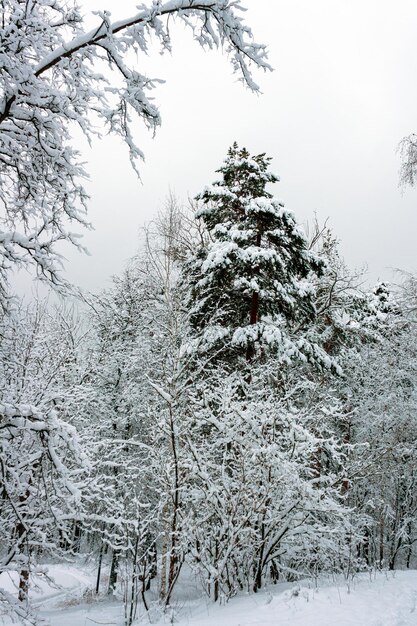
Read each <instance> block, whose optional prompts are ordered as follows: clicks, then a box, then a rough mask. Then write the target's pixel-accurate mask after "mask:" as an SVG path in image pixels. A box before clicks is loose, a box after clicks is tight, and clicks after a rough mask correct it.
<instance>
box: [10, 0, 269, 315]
mask: <svg viewBox="0 0 417 626" xmlns="http://www.w3.org/2000/svg"><path fill="white" fill-rule="evenodd" d="M2 9H3V22H2V28H1V29H0V206H1V209H2V213H3V215H2V217H1V223H0V291H1V293H0V295H1V302H2V304H3V306H5V301H6V294H7V285H8V275H9V273H10V270H11V269H12V268H13V267H28V266H31V267H34V268H35V269H36V273H37V276H38V278H39V279H41V280H43V281H46V282H47V283H49V284H52V285H54V286H55V287H56V288H67V287H68V285H66V283H65V280H64V279H63V277H62V275H61V269H62V257H61V255H60V254H59V252H58V251H57V244H59V242H60V241H69V242H70V243H72V244H73V245H75V246H76V247H77V248H81V249H82V246H81V245H80V242H79V240H78V238H77V236H76V235H75V234H74V233H72V231H71V230H69V229H68V224H70V225H73V224H75V225H76V226H77V227H79V225H82V226H83V227H88V226H89V224H88V220H87V216H86V211H87V201H88V196H87V193H86V191H85V189H84V187H83V185H82V184H81V181H82V180H83V179H85V178H87V172H86V170H85V167H84V164H83V162H82V161H81V159H80V154H79V152H78V151H77V150H76V149H75V148H74V147H73V145H72V136H73V133H72V131H73V127H74V125H75V126H78V127H79V128H80V129H81V130H82V132H83V133H84V135H85V136H86V137H87V138H88V139H89V140H91V138H92V137H93V136H100V135H101V132H102V130H103V128H104V130H106V131H108V132H111V133H114V134H116V135H119V136H120V137H122V138H123V139H124V141H125V142H126V144H127V145H128V148H129V152H130V158H131V161H132V163H133V164H135V162H136V161H137V159H138V158H143V154H142V152H141V150H140V149H139V147H138V146H137V145H136V143H135V139H134V134H133V132H132V129H131V126H132V121H133V118H134V117H136V118H137V117H139V118H140V119H142V120H144V122H145V123H146V125H147V126H148V127H149V128H150V129H152V130H154V129H155V128H156V127H157V126H158V125H159V124H160V115H159V111H158V108H157V106H156V105H155V104H154V102H153V99H152V98H151V97H150V95H149V94H150V93H151V91H152V89H153V88H154V87H155V84H156V83H157V82H158V81H157V79H151V78H150V77H148V76H145V75H143V74H141V73H140V72H139V71H138V70H137V69H136V67H133V65H132V62H131V60H129V53H130V52H131V51H133V52H135V53H136V55H137V54H140V53H144V54H147V52H148V46H149V41H150V40H151V38H152V36H154V37H155V38H156V39H157V40H159V42H160V43H161V46H162V50H163V51H164V50H168V51H169V50H170V49H171V40H170V33H169V30H168V28H167V24H166V20H167V19H168V17H170V16H171V17H174V18H175V17H176V18H178V19H179V20H182V21H183V22H185V23H186V24H187V25H188V26H190V27H191V29H192V31H193V35H194V38H195V39H196V41H197V42H198V43H199V44H200V45H201V46H203V47H208V48H213V47H218V46H222V47H223V49H224V50H225V51H226V53H227V54H228V55H229V57H230V59H231V62H232V65H233V67H234V70H235V71H237V72H239V73H240V75H241V77H242V80H243V81H244V82H245V83H246V84H247V85H248V86H249V87H250V88H251V89H253V90H257V89H258V87H257V85H256V84H255V82H254V81H253V79H252V75H251V66H258V67H261V68H263V69H270V66H269V65H268V63H267V62H266V49H265V46H263V45H259V44H256V43H254V42H253V40H252V33H251V31H250V29H249V28H248V27H247V26H246V25H245V24H244V23H243V21H242V18H241V17H239V16H238V14H237V12H238V11H241V10H243V9H242V6H241V5H240V3H239V2H236V1H234V0H198V1H196V0H171V1H169V2H166V3H161V2H160V1H159V0H158V1H154V2H152V3H150V4H149V5H142V6H140V7H138V9H139V10H138V12H137V13H136V14H135V15H132V16H130V17H128V18H125V19H123V20H120V21H116V22H112V21H111V16H110V13H109V12H108V11H102V12H99V13H98V14H97V16H98V18H99V22H98V24H97V27H95V28H93V29H92V30H90V31H88V32H85V31H84V30H83V16H82V14H81V12H80V9H79V8H78V7H76V6H74V7H72V8H68V6H67V3H65V2H63V1H62V0H59V1H57V2H53V3H51V2H49V1H48V0H38V1H37V2H30V3H29V2H28V3H21V2H19V1H18V0H4V1H3V2H2ZM132 58H134V57H133V56H132ZM135 58H137V56H136V57H135ZM103 67H104V68H106V67H107V68H108V69H110V73H108V72H107V74H106V76H104V75H103V74H102V73H100V72H101V70H102V69H103Z"/></svg>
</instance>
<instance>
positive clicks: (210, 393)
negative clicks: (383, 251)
mask: <svg viewBox="0 0 417 626" xmlns="http://www.w3.org/2000/svg"><path fill="white" fill-rule="evenodd" d="M81 4H82V3H81ZM243 4H244V3H243ZM0 6H1V18H2V21H1V27H0V43H1V46H0V61H1V63H0V77H1V83H0V90H1V91H0V96H1V101H0V200H1V212H2V213H1V218H0V219H1V230H0V305H1V312H0V536H1V542H0V623H4V624H9V623H17V624H22V625H24V626H26V625H28V624H32V625H37V624H45V623H47V622H46V619H47V617H48V616H47V615H46V614H44V611H43V608H44V607H43V606H42V604H41V601H40V599H39V598H41V597H42V593H43V592H42V590H43V589H45V588H46V587H47V588H48V589H49V590H51V589H52V590H55V591H54V593H55V594H56V595H57V596H59V597H60V598H61V599H62V597H64V596H62V595H61V596H60V593H61V592H60V589H62V587H61V586H60V582H59V580H58V577H57V579H56V580H54V568H57V567H58V565H59V567H61V568H64V569H65V567H67V568H69V569H68V571H73V570H71V568H78V570H77V571H83V572H84V574H83V575H84V576H85V577H87V578H88V585H84V586H83V588H82V597H80V598H79V600H78V602H79V604H81V603H85V605H89V606H97V607H100V611H101V612H100V613H97V614H95V613H91V615H96V616H97V615H98V616H99V617H98V618H97V619H92V618H91V620H90V621H88V620H89V619H90V618H88V617H86V615H87V614H84V613H82V614H81V613H79V614H78V613H77V615H78V617H77V618H75V617H72V618H71V620H72V621H68V622H63V621H60V619H61V617H62V616H65V614H66V613H67V614H68V615H69V613H68V611H69V609H70V607H71V601H72V602H73V603H74V602H75V601H74V600H71V601H68V602H67V604H65V603H63V604H62V605H59V608H60V610H59V611H58V613H54V614H53V615H54V616H55V617H53V618H52V617H51V616H49V619H50V623H51V624H52V626H61V624H62V626H64V624H70V623H71V624H75V625H76V626H77V624H80V625H81V626H82V625H84V624H88V623H94V622H95V623H112V624H116V625H117V626H122V625H123V626H133V625H139V624H145V623H161V624H162V623H177V622H178V623H180V620H181V619H183V615H182V613H181V611H182V609H183V603H184V602H185V601H184V600H183V599H181V598H183V596H182V595H181V594H183V593H184V589H187V588H189V587H190V586H192V587H193V588H197V589H198V590H199V592H198V593H199V594H200V595H199V598H201V597H203V598H204V600H203V602H204V603H206V604H205V605H204V606H206V605H207V607H212V606H216V607H221V608H222V610H227V607H228V606H230V603H232V602H233V601H235V600H236V598H239V597H243V596H250V597H251V598H252V597H256V598H259V597H261V595H262V593H264V594H266V593H267V591H268V594H274V593H275V591H274V590H275V589H277V590H278V589H279V588H280V585H283V584H284V583H285V584H286V585H287V586H285V589H293V592H291V593H292V594H293V596H294V598H295V597H296V596H297V595H299V587H297V585H298V584H299V581H302V580H307V581H310V582H311V584H313V585H320V581H321V580H323V581H329V580H331V581H336V580H337V581H339V582H340V581H342V582H340V585H343V584H344V585H348V586H349V585H351V584H352V581H354V580H355V577H358V576H361V575H363V574H364V573H366V575H367V576H368V578H369V576H370V575H371V576H377V574H378V572H383V573H385V575H386V576H389V575H390V572H394V571H396V570H415V569H417V447H416V441H417V414H416V408H417V389H416V372H417V343H416V322H417V278H416V276H415V275H413V274H412V273H410V272H400V273H398V274H397V278H398V280H397V281H396V282H395V283H393V282H388V281H385V282H382V281H380V282H378V283H377V284H375V285H373V286H370V285H368V284H367V282H366V280H365V278H364V276H363V275H362V274H361V272H358V271H356V270H353V269H350V268H349V267H348V266H347V264H346V263H345V261H344V259H343V256H342V254H341V251H340V245H339V239H338V234H337V233H335V232H333V230H332V229H331V227H330V226H329V225H328V223H327V222H323V223H321V222H320V221H319V220H318V219H314V216H312V219H311V221H310V224H309V225H308V226H305V225H303V224H301V223H300V222H299V221H298V220H297V216H296V215H295V214H294V213H293V212H292V211H291V210H290V207H287V206H286V204H284V202H283V201H282V200H280V199H277V198H276V197H275V195H273V192H272V187H273V186H274V189H275V188H276V185H275V184H276V183H278V181H279V177H278V175H277V173H275V167H274V162H273V161H272V159H271V157H270V156H269V155H268V154H266V153H259V154H258V153H256V152H254V151H253V150H251V146H244V145H242V144H241V143H240V142H239V138H238V137H237V138H236V142H234V143H233V144H232V145H230V146H229V148H228V150H227V152H226V153H225V154H224V159H223V161H222V162H219V163H218V168H217V171H216V172H213V171H207V180H206V186H205V187H203V188H202V189H201V191H200V193H198V195H196V197H194V198H192V199H190V200H189V201H188V202H182V201H180V200H179V199H178V198H176V197H175V195H174V194H172V193H171V194H170V193H169V191H168V190H167V194H166V197H167V199H166V202H165V204H164V206H162V207H161V209H160V212H159V214H158V216H157V217H155V218H154V219H153V220H151V221H149V223H148V224H147V226H146V227H145V229H144V231H143V236H142V238H141V242H140V244H138V250H139V251H138V253H137V255H136V256H134V257H133V258H132V259H131V260H130V262H129V263H128V264H127V266H126V268H125V270H124V271H123V272H122V273H121V274H120V275H115V276H113V278H112V279H111V285H110V286H109V287H108V288H106V289H105V290H102V291H100V292H97V293H89V292H87V291H85V290H81V289H79V288H78V287H77V285H74V284H71V282H70V281H69V280H68V279H67V278H66V274H65V263H63V260H62V252H61V247H60V246H61V244H62V243H63V242H69V243H70V244H71V245H72V246H73V247H75V248H78V249H80V250H81V251H82V250H83V244H82V240H81V239H80V233H82V232H83V230H85V228H88V226H89V218H88V203H89V198H88V194H87V192H86V190H85V188H84V186H83V179H84V178H85V176H86V175H87V171H88V164H87V165H86V164H85V163H84V158H83V155H82V154H80V153H79V151H78V150H77V148H76V147H75V145H74V141H73V133H74V129H75V128H77V129H78V131H79V130H81V131H82V133H83V134H84V135H85V136H86V137H87V139H88V140H89V141H92V142H94V141H97V140H99V139H100V137H101V134H102V133H112V134H114V135H116V136H119V137H121V138H122V140H124V142H125V143H126V145H127V150H128V151H129V155H130V159H131V162H132V166H133V167H134V168H136V169H137V170H138V171H140V159H141V158H142V157H143V154H142V151H141V149H140V147H139V146H138V145H137V138H136V132H135V129H136V124H137V122H138V121H140V120H142V122H144V123H145V125H146V126H147V127H148V128H149V129H150V130H151V131H153V130H154V129H155V128H156V127H157V126H158V125H159V123H160V114H159V110H158V108H157V104H156V103H155V101H154V99H153V97H152V96H151V92H152V89H153V87H154V82H155V79H154V78H151V77H149V76H146V75H143V74H141V73H140V70H139V69H138V66H139V65H140V64H138V59H140V56H141V54H144V53H146V52H147V50H148V46H149V44H150V41H151V40H156V41H157V42H158V45H159V46H160V48H161V49H162V51H166V52H169V51H170V49H171V37H170V28H169V24H170V20H177V21H181V22H183V23H184V24H185V25H186V27H187V28H188V30H189V31H190V37H191V38H194V40H195V42H194V45H195V46H203V48H206V49H210V48H215V47H221V48H222V50H223V51H224V53H225V58H224V63H227V62H231V63H232V67H233V71H234V72H235V73H236V74H237V75H238V76H239V77H240V78H241V79H242V81H243V82H244V83H245V85H246V87H249V89H251V90H253V91H255V92H256V91H257V90H258V89H259V88H258V86H257V84H256V83H255V81H254V78H253V72H254V70H256V69H257V68H260V69H263V70H265V71H269V69H271V68H270V66H269V61H268V59H267V49H266V47H265V46H264V45H263V44H258V43H255V41H254V39H253V38H252V33H251V30H250V27H249V25H248V24H247V23H246V21H245V20H244V14H242V13H241V12H240V8H241V7H240V2H236V1H233V0H198V1H197V0H168V1H167V2H160V1H159V0H154V1H152V2H151V1H150V0H149V1H147V2H146V3H145V4H144V5H141V6H139V7H137V13H136V14H134V15H126V18H125V19H124V20H119V21H116V22H113V21H112V18H111V15H110V13H109V12H108V11H104V9H103V11H101V12H98V14H96V15H95V20H96V26H95V27H94V28H93V29H92V30H88V29H86V28H85V24H84V19H83V14H84V11H83V10H82V9H81V8H80V7H78V6H77V5H75V4H72V2H64V1H62V0H1V2H0ZM255 34H256V33H255ZM208 53H210V50H208ZM209 80H210V81H213V83H215V81H216V76H212V77H209ZM242 89H244V87H243V86H242ZM260 97H262V96H260ZM399 140H400V138H399ZM416 155H417V140H416V136H415V135H410V136H408V137H406V138H405V139H404V140H403V141H402V143H401V158H402V169H401V181H402V184H404V185H409V186H413V185H414V182H415V177H416V173H417V158H416ZM190 158H192V156H191V155H190ZM278 173H279V172H278ZM22 271H28V272H30V275H31V276H32V278H33V280H34V281H37V282H40V283H42V284H43V285H44V286H45V288H47V289H48V290H49V291H50V295H49V296H46V297H45V298H43V297H40V298H38V299H36V300H35V299H33V298H32V299H27V298H21V297H20V296H18V295H16V290H15V288H14V282H15V280H16V276H17V275H18V274H19V272H22ZM59 571H61V570H59ZM398 575H400V574H398ZM79 580H81V578H80V579H79ZM404 580H405V579H404ZM291 585H292V586H291ZM415 585H417V579H415V580H414V586H415ZM271 590H272V591H271ZM294 590H295V591H294ZM303 593H304V592H303ZM414 594H415V589H414ZM293 596H291V597H293ZM262 597H265V598H267V599H266V600H265V601H264V603H265V602H266V603H267V604H268V603H269V602H271V598H273V595H267V596H266V595H265V596H262ZM199 601H200V600H199ZM294 601H295V600H294ZM273 602H275V600H273ZM273 602H272V604H271V606H272V605H273ZM57 606H58V605H57ZM103 607H104V608H103ZM115 607H116V608H115ZM209 610H211V609H209V608H208V609H207V611H209ZM216 610H217V609H216ZM219 610H220V609H219ZM106 611H107V612H106ZM114 611H116V613H117V611H119V613H117V614H116V613H115V612H114ZM207 611H206V613H207ZM410 612H412V610H411V609H410ZM59 615H60V616H61V617H59ZM187 615H188V614H187ZM216 615H217V614H216ZM220 615H221V613H219V614H218V617H217V618H216V619H214V621H212V622H210V624H213V625H214V624H223V623H225V624H226V623H229V624H238V623H239V624H243V623H245V624H246V623H247V624H249V623H251V624H261V625H262V624H269V623H271V624H272V623H276V624H281V623H282V624H287V622H284V621H280V616H279V612H278V609H276V613H275V614H274V619H275V620H276V621H274V622H272V621H271V622H268V620H267V617H264V618H262V617H259V621H251V622H249V621H248V622H244V621H243V618H242V619H241V621H238V620H237V619H236V620H235V621H233V619H230V620H229V621H224V622H222V621H221V618H220ZM187 619H188V621H185V622H184V624H185V623H187V624H199V623H200V621H199V620H198V619H195V621H193V620H192V618H190V617H189V615H188V617H187ZM268 619H269V618H268ZM306 619H308V618H304V621H303V622H295V621H294V622H288V624H289V623H294V624H298V623H300V624H301V623H302V624H304V625H305V626H310V625H311V626H315V624H316V622H315V621H313V618H311V621H306ZM407 619H411V620H412V618H409V617H407ZM414 619H415V616H414ZM77 620H78V621H77ZM86 620H87V621H86ZM100 620H101V621H100ZM181 623H183V622H181ZM201 623H203V622H201ZM204 623H207V624H209V622H204ZM317 623H319V622H317ZM321 623H322V624H327V623H329V624H330V623H332V624H336V622H321ZM338 623H339V622H338ZM351 623H352V624H359V623H361V624H364V625H365V624H368V623H369V624H371V622H365V621H363V622H358V621H352V622H350V621H349V622H348V621H346V622H342V621H341V622H340V625H341V626H345V624H351ZM374 623H375V624H376V623H377V622H372V624H374ZM384 623H386V624H391V622H388V621H387V622H384ZM412 623H415V622H413V621H406V618H404V621H402V622H399V621H398V622H395V624H398V625H400V624H401V625H404V626H405V625H409V624H410V625H411V624H412ZM378 624H383V622H382V621H380V622H378ZM392 624H394V622H392Z"/></svg>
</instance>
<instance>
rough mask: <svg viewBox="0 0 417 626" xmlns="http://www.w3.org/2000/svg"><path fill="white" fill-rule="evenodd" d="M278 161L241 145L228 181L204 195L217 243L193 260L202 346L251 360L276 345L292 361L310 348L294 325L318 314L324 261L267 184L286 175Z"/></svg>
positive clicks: (231, 154) (195, 319)
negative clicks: (316, 293) (317, 284)
mask: <svg viewBox="0 0 417 626" xmlns="http://www.w3.org/2000/svg"><path fill="white" fill-rule="evenodd" d="M270 161H271V159H270V158H269V157H266V156H265V154H258V155H255V156H251V155H250V154H249V152H248V151H247V150H246V149H245V148H239V147H238V145H237V144H236V143H234V144H233V146H232V147H231V148H230V149H229V151H228V154H227V157H226V159H225V161H224V163H223V165H222V167H221V168H220V169H219V170H218V172H219V173H220V174H221V179H220V180H218V181H216V182H215V183H213V185H211V186H209V187H206V188H205V189H204V191H203V192H202V193H201V194H199V196H197V199H198V200H199V201H200V202H201V205H200V208H199V210H198V211H197V217H199V218H201V219H202V220H203V221H204V224H205V226H206V228H207V230H208V232H209V235H210V238H211V243H210V244H209V246H208V247H207V248H206V249H203V248H201V249H200V250H198V251H197V253H196V254H195V256H194V257H193V258H192V259H191V260H190V262H189V264H188V267H187V272H188V280H189V283H190V286H191V289H190V296H189V303H188V304H189V306H190V311H191V312H190V319H191V325H192V326H193V328H194V330H195V331H196V333H197V334H198V335H199V339H200V349H202V350H205V351H210V350H219V349H220V350H221V351H222V352H223V353H224V352H227V353H228V354H229V355H231V354H235V355H241V356H246V359H247V360H252V359H253V358H254V357H255V355H256V354H257V353H258V354H260V353H263V354H265V353H266V352H267V351H268V350H270V349H272V350H274V351H275V352H278V353H279V354H281V356H282V358H283V359H284V360H286V361H287V362H288V361H292V360H293V359H294V358H297V357H299V356H300V353H302V352H304V349H303V348H304V347H305V346H304V345H301V344H300V345H297V344H296V343H294V341H293V340H292V339H291V338H290V334H289V331H290V327H291V326H294V325H296V324H297V323H298V322H299V321H301V320H304V319H305V318H309V319H312V318H313V317H314V313H315V310H314V305H313V302H312V293H313V287H312V284H311V282H310V281H309V277H311V275H312V273H320V271H321V262H320V261H319V260H318V258H317V257H316V256H315V255H314V254H313V253H312V252H311V251H309V250H308V249H307V242H306V238H305V236H304V233H303V232H302V231H301V229H300V228H299V227H298V225H297V224H296V221H295V218H294V215H293V214H292V213H291V212H290V211H288V210H286V209H285V208H284V205H283V203H282V202H281V201H279V200H277V199H275V198H273V196H272V194H271V193H270V192H269V191H267V190H266V186H267V184H268V183H275V182H277V181H278V180H279V179H278V177H277V176H275V174H273V173H271V172H270V171H269V170H268V167H269V164H270ZM310 348H311V346H310ZM310 348H309V349H307V352H309V353H311V349H310ZM304 358H305V357H304ZM307 358H308V357H307Z"/></svg>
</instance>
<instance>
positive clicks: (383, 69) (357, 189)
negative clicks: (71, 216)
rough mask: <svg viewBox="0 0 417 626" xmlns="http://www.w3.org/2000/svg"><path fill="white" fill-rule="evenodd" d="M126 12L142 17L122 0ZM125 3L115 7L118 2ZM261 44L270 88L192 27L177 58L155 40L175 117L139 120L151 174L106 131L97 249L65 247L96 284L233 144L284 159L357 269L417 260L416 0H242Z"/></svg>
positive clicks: (309, 211)
mask: <svg viewBox="0 0 417 626" xmlns="http://www.w3.org/2000/svg"><path fill="white" fill-rule="evenodd" d="M84 4H85V6H86V7H89V8H90V7H100V8H103V9H104V8H110V9H111V10H112V14H113V15H114V16H115V17H118V16H120V15H128V14H134V13H135V4H136V3H135V2H134V1H133V2H131V1H130V0H124V1H122V0H120V1H119V2H118V5H117V6H118V9H117V13H116V11H115V9H114V8H112V7H111V5H112V3H111V2H110V1H108V2H107V3H106V1H105V0H86V1H85V2H84ZM113 4H115V3H113ZM242 4H243V5H244V6H246V7H247V8H248V11H247V13H246V20H247V22H248V23H249V24H250V26H251V27H252V29H253V33H254V36H255V40H256V41H258V42H262V43H266V44H267V45H268V47H269V61H270V63H271V65H273V67H274V68H275V71H274V72H273V73H271V74H264V73H262V72H259V71H256V72H255V80H256V81H257V82H258V84H260V86H261V89H262V92H263V94H262V95H260V96H259V95H254V94H253V93H251V92H249V91H248V90H247V89H246V88H244V87H243V86H242V84H241V83H239V82H237V81H236V76H234V75H233V74H232V70H231V66H230V64H229V62H228V60H227V58H226V57H225V56H223V55H222V54H221V53H220V52H216V51H215V52H204V51H202V50H201V48H199V46H198V44H196V43H195V42H193V40H192V37H191V33H190V32H188V31H185V30H184V29H183V28H178V29H175V30H174V31H173V35H174V37H173V55H172V56H169V55H164V56H162V57H161V56H160V55H159V49H158V47H156V48H155V49H154V51H153V52H151V54H150V56H149V58H146V57H145V58H144V60H143V65H141V66H140V67H138V69H139V71H141V72H143V73H146V72H149V73H150V75H152V76H153V77H159V78H162V79H165V80H166V83H165V84H164V85H161V86H160V87H158V88H157V89H156V90H155V97H156V101H157V103H158V104H159V106H160V110H161V114H162V127H161V128H160V129H159V130H158V132H157V134H156V137H155V138H152V137H151V136H150V135H149V133H148V132H147V131H146V129H145V128H144V127H143V126H142V125H140V124H138V132H137V137H138V143H139V146H140V147H141V149H142V150H143V151H144V152H145V155H146V162H145V163H144V164H141V165H140V170H141V176H142V183H140V182H139V181H138V180H137V178H136V177H135V175H134V174H133V172H132V171H131V169H130V165H129V160H128V156H127V150H126V148H125V147H124V146H123V145H121V143H120V142H119V141H116V140H113V139H106V140H103V141H100V142H99V143H96V145H95V146H94V148H93V150H87V151H86V152H85V158H86V160H87V161H88V163H89V165H88V169H89V171H90V173H91V183H90V184H89V185H88V189H89V191H90V193H91V195H92V200H91V205H90V219H91V220H92V222H93V224H94V227H95V231H94V232H90V233H87V234H86V235H85V237H84V243H85V245H86V246H87V247H88V248H89V250H90V252H91V256H90V257H87V256H83V255H79V254H77V253H74V252H73V251H70V252H69V253H66V256H67V259H68V261H67V263H66V268H67V276H68V277H69V278H70V279H71V280H74V281H75V282H76V283H77V284H79V285H80V286H82V287H85V288H87V289H91V290H97V289H101V288H102V287H104V286H105V285H106V284H108V278H109V277H110V275H112V274H117V273H119V272H120V271H121V269H122V268H123V266H124V263H125V262H126V260H127V259H128V258H129V257H131V256H132V255H133V254H134V253H135V252H136V250H137V247H138V232H139V229H140V226H141V225H142V224H143V223H144V222H146V221H147V220H149V219H151V218H152V215H154V214H155V213H156V212H157V211H158V209H159V208H161V206H162V205H163V203H164V199H165V197H166V196H167V194H168V192H169V190H170V189H171V190H172V191H173V192H174V193H175V194H176V195H177V197H178V198H179V200H183V201H184V202H186V200H187V197H188V196H194V195H195V194H196V193H198V192H199V191H200V190H201V189H202V187H203V186H204V185H206V184H209V183H211V182H212V181H213V180H215V179H216V177H217V175H216V174H215V173H214V172H215V170H216V169H217V168H218V167H219V166H220V165H221V162H222V160H223V158H224V157H225V155H226V151H227V149H228V147H229V146H230V144H231V143H232V142H233V141H235V140H236V141H237V142H238V144H239V145H240V146H245V147H246V148H248V150H249V151H250V152H251V153H259V152H266V153H267V155H269V156H271V157H273V162H272V169H273V171H274V172H276V173H277V174H278V175H279V176H280V177H281V182H280V183H279V184H278V185H276V189H275V193H276V195H278V196H279V197H280V198H281V199H283V200H284V201H285V204H286V206H287V207H288V208H290V209H291V210H293V211H294V212H295V214H296V216H297V218H298V220H299V221H300V222H305V221H307V220H309V221H311V220H312V219H313V217H314V212H315V211H316V212H317V215H318V217H319V220H321V221H323V220H324V219H325V218H327V217H328V218H329V224H330V226H331V227H332V228H333V230H334V232H335V234H336V235H337V236H338V237H339V239H340V240H341V244H342V246H341V250H342V253H343V255H344V257H345V259H346V261H347V263H348V264H349V265H350V266H351V267H356V268H358V267H360V266H363V265H365V264H367V266H368V268H369V278H370V280H372V281H374V280H376V279H377V278H381V279H383V278H388V279H389V278H391V272H390V269H389V268H394V267H399V268H402V269H407V270H416V269H417V268H416V265H417V263H416V243H415V242H416V235H417V190H407V191H406V192H405V193H404V194H402V193H401V191H400V190H399V189H398V169H399V156H398V154H396V147H397V144H398V142H399V141H400V139H401V138H402V137H403V136H404V135H407V134H409V133H411V132H413V131H417V81H416V76H417V49H416V31H417V2H415V0H396V2H392V0H314V2H313V1H311V0H242Z"/></svg>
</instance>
